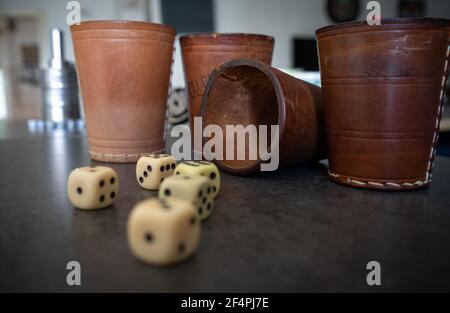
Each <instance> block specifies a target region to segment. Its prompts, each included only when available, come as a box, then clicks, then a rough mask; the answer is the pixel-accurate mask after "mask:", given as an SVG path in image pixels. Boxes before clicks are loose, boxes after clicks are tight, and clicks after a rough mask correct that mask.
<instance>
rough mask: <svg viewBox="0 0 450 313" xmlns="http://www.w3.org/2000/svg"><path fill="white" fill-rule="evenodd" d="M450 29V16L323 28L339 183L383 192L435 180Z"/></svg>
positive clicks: (325, 90) (330, 134) (332, 153)
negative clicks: (433, 173) (433, 177)
mask: <svg viewBox="0 0 450 313" xmlns="http://www.w3.org/2000/svg"><path fill="white" fill-rule="evenodd" d="M448 27H449V21H448V20H440V19H391V20H382V25H380V26H369V25H367V24H366V23H350V24H341V25H336V26H329V27H325V28H322V29H319V30H318V31H317V33H316V34H317V39H318V47H319V54H320V69H321V75H322V95H323V99H324V108H325V121H326V130H327V138H328V152H329V166H330V178H331V179H332V180H333V181H336V182H339V183H343V184H346V185H350V186H354V187H359V188H368V189H381V190H408V189H417V188H423V187H426V186H428V185H429V184H430V182H431V178H432V171H433V163H434V158H435V153H436V144H437V140H438V131H439V123H440V119H441V116H442V110H443V89H444V86H445V84H446V80H447V79H448V41H449V31H448Z"/></svg>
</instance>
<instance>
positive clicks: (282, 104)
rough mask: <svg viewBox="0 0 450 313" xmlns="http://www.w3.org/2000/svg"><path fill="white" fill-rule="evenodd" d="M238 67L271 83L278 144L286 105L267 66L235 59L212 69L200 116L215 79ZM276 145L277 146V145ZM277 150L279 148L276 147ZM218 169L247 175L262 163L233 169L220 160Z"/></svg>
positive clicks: (271, 69) (275, 76) (282, 134)
mask: <svg viewBox="0 0 450 313" xmlns="http://www.w3.org/2000/svg"><path fill="white" fill-rule="evenodd" d="M239 66H249V67H252V68H255V69H257V70H259V71H261V72H262V73H263V74H264V75H265V76H266V77H267V78H268V79H269V80H270V82H271V83H272V86H273V88H274V90H275V94H276V98H277V105H278V125H279V127H280V128H279V143H280V142H281V140H282V138H283V137H284V131H285V124H286V105H285V97H284V94H283V88H282V86H281V83H280V80H279V79H278V77H277V75H276V74H275V73H274V71H273V69H274V68H273V67H272V66H271V65H269V64H266V63H263V62H260V61H257V60H253V59H237V60H233V61H229V62H226V63H224V64H222V65H221V66H220V68H217V69H214V70H213V71H212V73H211V75H210V76H209V79H208V82H207V84H206V87H205V92H204V94H203V97H202V101H201V106H200V115H201V116H202V118H203V116H204V114H205V110H206V106H207V98H208V95H209V93H210V91H211V88H212V85H213V84H214V82H215V81H216V79H217V77H218V76H219V75H220V74H221V73H222V72H223V71H224V70H226V69H229V68H233V67H239ZM279 143H278V144H279ZM278 148H279V147H278ZM214 163H216V164H217V166H218V167H219V168H221V169H222V170H224V171H226V172H228V173H231V174H236V175H249V174H251V173H254V172H255V171H256V170H257V169H258V168H259V166H260V164H261V163H262V161H261V159H260V158H258V160H255V162H254V163H253V164H252V165H250V166H247V167H241V168H234V167H230V166H227V165H226V164H224V163H223V162H222V160H215V162H214Z"/></svg>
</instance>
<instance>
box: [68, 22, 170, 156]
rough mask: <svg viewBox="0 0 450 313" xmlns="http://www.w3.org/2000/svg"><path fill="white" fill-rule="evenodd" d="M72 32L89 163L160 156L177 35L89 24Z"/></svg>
mask: <svg viewBox="0 0 450 313" xmlns="http://www.w3.org/2000/svg"><path fill="white" fill-rule="evenodd" d="M71 32H72V39H73V44H74V49H75V58H76V66H77V69H78V75H79V80H80V85H81V93H82V97H83V102H84V112H85V116H86V124H87V134H88V141H89V146H90V149H89V153H90V155H91V158H92V159H94V160H98V161H107V162H135V161H137V159H138V158H139V156H140V155H141V154H144V153H151V152H158V151H161V150H163V149H164V141H163V137H164V122H165V112H166V104H167V96H168V90H169V79H170V70H171V65H172V54H173V44H174V40H175V33H176V31H175V29H173V28H171V27H169V26H165V25H160V24H151V23H144V22H126V21H91V22H82V23H81V24H80V25H74V26H71Z"/></svg>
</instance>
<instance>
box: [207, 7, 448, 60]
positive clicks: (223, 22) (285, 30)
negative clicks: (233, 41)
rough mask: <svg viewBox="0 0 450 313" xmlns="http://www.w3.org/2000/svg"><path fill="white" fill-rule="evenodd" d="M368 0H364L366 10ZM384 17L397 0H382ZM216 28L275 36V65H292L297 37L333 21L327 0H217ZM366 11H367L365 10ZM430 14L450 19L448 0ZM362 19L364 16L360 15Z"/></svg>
mask: <svg viewBox="0 0 450 313" xmlns="http://www.w3.org/2000/svg"><path fill="white" fill-rule="evenodd" d="M367 2H369V0H363V1H361V3H362V5H361V6H362V9H365V7H366V4H367ZM379 2H380V3H381V8H382V16H383V17H385V18H387V17H394V16H396V15H397V13H398V12H397V10H398V2H399V1H398V0H379ZM214 5H215V23H216V30H217V31H219V32H254V33H263V34H268V35H272V36H274V37H275V38H276V43H275V52H274V58H273V65H274V66H276V67H290V66H291V65H292V63H293V60H292V39H293V37H294V36H307V37H311V38H313V37H314V36H315V35H314V32H315V30H316V29H318V28H320V27H322V26H326V25H329V24H332V22H331V21H330V20H329V19H328V16H327V13H326V10H325V9H326V0H214ZM362 11H363V12H364V10H362ZM427 14H428V16H433V17H445V18H450V1H449V0H428V1H427ZM359 19H360V20H361V19H365V15H364V14H361V16H360V17H359Z"/></svg>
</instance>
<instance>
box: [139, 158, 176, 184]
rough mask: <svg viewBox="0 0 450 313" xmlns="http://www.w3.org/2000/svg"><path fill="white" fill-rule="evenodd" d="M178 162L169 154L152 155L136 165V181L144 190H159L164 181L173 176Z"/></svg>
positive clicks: (141, 159)
mask: <svg viewBox="0 0 450 313" xmlns="http://www.w3.org/2000/svg"><path fill="white" fill-rule="evenodd" d="M176 166H177V161H176V160H175V158H173V157H172V156H170V155H168V154H150V155H145V156H143V157H141V158H140V159H139V160H138V161H137V164H136V179H137V181H138V183H139V185H140V186H141V187H142V188H144V189H150V190H158V189H159V186H160V184H161V183H162V182H163V180H164V179H165V178H166V177H168V176H171V175H173V172H174V170H175V167H176Z"/></svg>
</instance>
